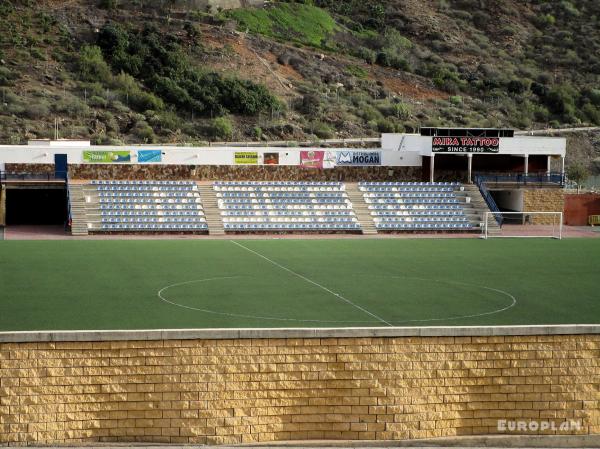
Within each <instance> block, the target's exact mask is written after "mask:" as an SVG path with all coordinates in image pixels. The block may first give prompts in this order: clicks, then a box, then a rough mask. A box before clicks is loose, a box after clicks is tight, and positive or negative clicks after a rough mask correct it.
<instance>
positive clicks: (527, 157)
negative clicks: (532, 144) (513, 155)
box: [524, 154, 529, 176]
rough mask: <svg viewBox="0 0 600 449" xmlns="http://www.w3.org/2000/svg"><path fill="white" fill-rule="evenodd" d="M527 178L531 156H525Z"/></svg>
mask: <svg viewBox="0 0 600 449" xmlns="http://www.w3.org/2000/svg"><path fill="white" fill-rule="evenodd" d="M524 171H525V176H527V175H528V174H529V155H528V154H526V155H525V170H524Z"/></svg>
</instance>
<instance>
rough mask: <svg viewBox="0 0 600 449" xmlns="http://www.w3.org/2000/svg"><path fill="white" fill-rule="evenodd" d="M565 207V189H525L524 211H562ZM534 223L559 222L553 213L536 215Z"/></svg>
mask: <svg viewBox="0 0 600 449" xmlns="http://www.w3.org/2000/svg"><path fill="white" fill-rule="evenodd" d="M564 207H565V193H564V190H563V189H559V188H548V189H523V211H525V212H562V211H563V210H564ZM532 224H558V223H557V218H556V217H555V216H553V215H549V216H545V217H544V216H541V215H538V216H534V217H532Z"/></svg>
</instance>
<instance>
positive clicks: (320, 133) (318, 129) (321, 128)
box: [310, 120, 335, 139]
mask: <svg viewBox="0 0 600 449" xmlns="http://www.w3.org/2000/svg"><path fill="white" fill-rule="evenodd" d="M310 131H311V132H312V134H314V135H315V136H317V137H318V138H319V139H332V138H333V137H334V135H335V134H334V131H333V129H332V128H331V126H329V125H328V124H327V123H323V122H321V121H318V120H315V121H313V122H311V124H310Z"/></svg>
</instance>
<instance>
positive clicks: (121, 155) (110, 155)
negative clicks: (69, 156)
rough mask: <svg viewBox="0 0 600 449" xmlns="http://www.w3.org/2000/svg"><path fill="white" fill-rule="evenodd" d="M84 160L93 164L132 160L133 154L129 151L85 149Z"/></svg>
mask: <svg viewBox="0 0 600 449" xmlns="http://www.w3.org/2000/svg"><path fill="white" fill-rule="evenodd" d="M83 162H88V163H91V164H115V163H120V162H131V154H130V153H129V151H84V152H83Z"/></svg>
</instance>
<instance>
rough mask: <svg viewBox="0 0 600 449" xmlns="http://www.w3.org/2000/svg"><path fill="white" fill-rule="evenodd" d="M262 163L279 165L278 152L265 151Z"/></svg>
mask: <svg viewBox="0 0 600 449" xmlns="http://www.w3.org/2000/svg"><path fill="white" fill-rule="evenodd" d="M263 164H265V165H279V153H265V154H264V159H263Z"/></svg>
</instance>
